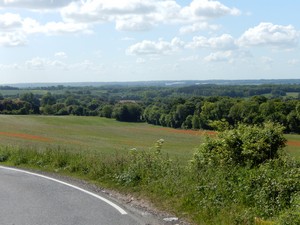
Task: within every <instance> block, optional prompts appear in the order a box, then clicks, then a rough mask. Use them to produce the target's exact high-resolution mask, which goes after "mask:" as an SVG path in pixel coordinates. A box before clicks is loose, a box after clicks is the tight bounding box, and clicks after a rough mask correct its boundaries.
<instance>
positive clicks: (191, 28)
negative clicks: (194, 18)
mask: <svg viewBox="0 0 300 225" xmlns="http://www.w3.org/2000/svg"><path fill="white" fill-rule="evenodd" d="M218 29H219V26H218V25H214V24H209V23H207V22H198V23H194V24H192V25H188V26H183V27H181V28H180V29H179V32H180V34H189V33H195V32H198V31H201V30H218Z"/></svg>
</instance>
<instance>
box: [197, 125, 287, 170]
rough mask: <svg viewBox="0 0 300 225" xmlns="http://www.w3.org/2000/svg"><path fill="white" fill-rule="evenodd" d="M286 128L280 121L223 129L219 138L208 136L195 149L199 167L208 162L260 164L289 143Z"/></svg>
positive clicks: (275, 154) (273, 157)
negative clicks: (284, 133) (285, 132)
mask: <svg viewBox="0 0 300 225" xmlns="http://www.w3.org/2000/svg"><path fill="white" fill-rule="evenodd" d="M283 130H284V128H283V127H282V126H280V125H278V124H274V123H265V124H263V125H262V126H258V125H253V126H247V125H244V124H240V125H238V127H237V128H236V129H232V130H225V131H223V132H220V133H219V134H218V136H217V138H215V139H212V138H207V139H206V142H205V143H203V144H202V145H201V146H200V148H199V150H198V151H197V152H196V153H195V155H194V158H193V163H194V165H195V166H196V167H201V166H202V165H208V164H219V165H220V164H224V165H228V164H232V165H241V166H246V165H247V166H250V167H253V166H258V165H260V164H262V163H264V162H266V161H267V160H270V159H275V158H278V156H279V153H280V150H281V149H283V147H284V146H285V142H286V139H285V138H284V136H283Z"/></svg>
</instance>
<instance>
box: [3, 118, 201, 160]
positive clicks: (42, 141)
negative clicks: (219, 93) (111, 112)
mask: <svg viewBox="0 0 300 225" xmlns="http://www.w3.org/2000/svg"><path fill="white" fill-rule="evenodd" d="M201 136H202V133H200V132H196V131H194V132H193V131H189V132H184V131H178V130H174V129H170V128H162V127H158V126H153V125H148V124H145V123H123V122H117V121H115V120H113V119H106V118H100V117H76V116H62V117H59V116H11V115H1V116H0V142H1V145H17V146H23V147H24V146H28V147H29V148H40V149H46V148H51V147H55V148H58V147H63V148H66V149H68V150H71V151H93V152H94V151H97V152H101V153H104V154H115V153H116V152H118V153H120V152H122V151H123V152H124V151H126V152H127V151H128V150H130V149H132V148H136V149H137V150H142V149H144V150H146V149H149V148H151V147H152V146H153V145H154V144H155V142H156V141H157V140H159V139H164V146H163V151H164V152H166V153H168V154H169V155H170V156H175V157H178V158H180V159H181V158H182V159H190V158H191V155H192V153H193V152H194V149H195V148H196V147H197V146H199V145H200V143H201Z"/></svg>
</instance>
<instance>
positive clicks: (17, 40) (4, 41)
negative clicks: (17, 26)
mask: <svg viewBox="0 0 300 225" xmlns="http://www.w3.org/2000/svg"><path fill="white" fill-rule="evenodd" d="M26 43H27V40H26V36H25V35H24V34H22V33H21V32H8V33H1V32H0V46H4V47H17V46H24V45H26Z"/></svg>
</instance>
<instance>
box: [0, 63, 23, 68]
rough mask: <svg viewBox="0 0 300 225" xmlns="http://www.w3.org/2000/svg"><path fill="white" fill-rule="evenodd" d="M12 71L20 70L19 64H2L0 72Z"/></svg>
mask: <svg viewBox="0 0 300 225" xmlns="http://www.w3.org/2000/svg"><path fill="white" fill-rule="evenodd" d="M10 69H15V70H18V69H20V66H19V65H18V64H17V63H13V64H0V70H10Z"/></svg>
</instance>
